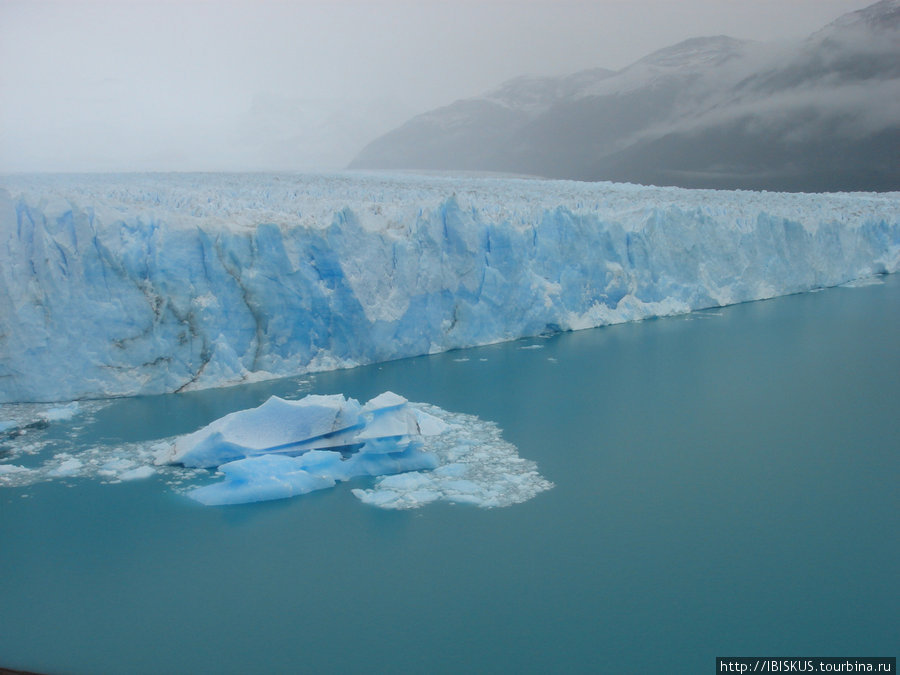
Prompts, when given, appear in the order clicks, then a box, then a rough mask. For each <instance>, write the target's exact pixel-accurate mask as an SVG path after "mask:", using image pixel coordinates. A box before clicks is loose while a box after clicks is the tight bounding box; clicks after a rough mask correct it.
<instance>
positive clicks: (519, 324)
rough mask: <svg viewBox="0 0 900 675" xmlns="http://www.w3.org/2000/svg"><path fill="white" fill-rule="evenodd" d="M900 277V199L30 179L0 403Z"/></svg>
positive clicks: (541, 187) (9, 296)
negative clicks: (871, 278) (893, 275)
mask: <svg viewBox="0 0 900 675" xmlns="http://www.w3.org/2000/svg"><path fill="white" fill-rule="evenodd" d="M898 268H900V194H898V193H888V194H878V195H876V194H826V195H811V194H810V195H804V194H777V193H754V192H725V191H720V192H717V191H691V190H680V189H676V188H650V187H641V186H635V185H613V184H608V183H591V184H587V183H573V182H565V181H540V180H513V179H492V178H479V179H475V178H447V177H436V176H431V177H422V176H418V177H416V176H403V177H391V176H373V175H364V174H363V175H356V174H349V175H336V176H330V177H322V176H272V175H202V176H201V175H150V176H146V175H145V176H142V175H120V176H81V177H79V176H36V177H21V176H20V177H14V176H7V177H3V178H0V336H2V338H0V402H4V401H67V400H73V399H78V398H88V397H102V396H117V395H133V394H152V393H164V392H172V391H178V390H185V389H196V388H203V387H211V386H219V385H224V384H230V383H237V382H241V381H247V380H255V379H261V378H267V377H274V376H287V375H296V374H300V373H304V372H311V371H316V370H325V369H331V368H337V367H349V366H354V365H359V364H363V363H372V362H377V361H383V360H388V359H395V358H400V357H404V356H413V355H420V354H427V353H433V352H437V351H442V350H448V349H453V348H458V347H466V346H473V345H480V344H487V343H492V342H497V341H502V340H510V339H515V338H519V337H525V336H534V335H539V334H546V333H548V332H554V331H562V330H575V329H581V328H589V327H593V326H600V325H604V324H609V323H616V322H622V321H630V320H636V319H643V318H646V317H650V316H660V315H666V314H674V313H680V312H687V311H690V310H692V309H699V308H706V307H712V306H720V305H726V304H731V303H737V302H743V301H748V300H755V299H761V298H768V297H773V296H776V295H782V294H787V293H795V292H800V291H807V290H810V289H815V288H819V287H825V286H834V285H838V284H842V283H845V282H848V281H850V280H853V279H857V278H863V277H868V276H871V275H873V274H879V273H884V272H895V271H897V269H898Z"/></svg>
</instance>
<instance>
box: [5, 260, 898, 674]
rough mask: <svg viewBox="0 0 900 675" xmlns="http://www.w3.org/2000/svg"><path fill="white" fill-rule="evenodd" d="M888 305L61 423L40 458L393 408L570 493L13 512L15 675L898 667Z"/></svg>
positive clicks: (160, 403) (167, 492)
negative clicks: (317, 402)
mask: <svg viewBox="0 0 900 675" xmlns="http://www.w3.org/2000/svg"><path fill="white" fill-rule="evenodd" d="M881 280H882V281H883V283H876V284H874V285H870V286H864V287H860V288H836V289H830V290H827V291H823V292H818V293H809V294H802V295H794V296H789V297H784V298H779V299H775V300H770V301H765V302H758V303H749V304H743V305H737V306H733V307H728V308H723V309H718V310H715V311H705V312H697V313H694V314H690V315H686V316H683V317H675V318H668V319H659V320H653V321H646V322H642V323H635V324H623V325H619V326H613V327H608V328H603V329H597V330H591V331H583V332H577V333H568V334H562V335H558V336H555V337H553V338H549V339H540V340H527V341H520V342H515V343H508V344H501V345H495V346H490V347H483V348H478V349H470V350H462V351H456V352H449V353H446V354H439V355H435V356H430V357H421V358H415V359H406V360H401V361H395V362H391V363H384V364H380V365H375V366H367V367H362V368H357V369H353V370H347V371H333V372H327V373H320V374H317V375H316V376H315V377H313V378H310V379H309V380H308V381H298V380H280V381H276V382H269V383H261V384H255V385H248V386H242V387H237V388H233V389H223V390H215V391H206V392H195V393H191V394H183V395H170V396H159V397H146V398H135V399H122V400H117V401H112V402H110V403H109V404H108V405H106V406H105V407H103V408H102V409H101V410H98V411H90V412H89V414H88V415H87V417H86V418H84V419H80V418H79V417H78V416H76V417H73V418H72V419H71V420H68V421H65V420H63V421H60V422H58V423H57V424H56V426H53V425H51V426H49V427H47V433H50V432H51V431H53V433H55V434H58V435H59V436H60V437H65V436H67V435H74V436H76V437H79V438H82V439H83V442H84V444H85V446H86V447H91V446H103V445H105V444H111V445H115V444H121V443H144V442H148V441H152V440H153V439H156V438H160V437H163V436H169V435H172V434H176V433H186V432H188V431H191V430H193V429H195V428H197V427H198V426H200V425H202V424H205V423H206V422H208V421H210V420H211V419H214V418H216V417H218V416H221V415H223V414H225V413H227V412H230V411H232V410H236V409H240V408H245V407H249V406H251V405H256V404H257V403H259V402H261V401H262V400H264V399H265V398H266V397H267V396H268V395H270V394H279V395H297V394H302V393H305V392H309V393H335V392H342V393H344V394H346V395H349V396H354V397H356V398H359V399H360V400H366V399H368V398H370V397H372V396H374V395H376V394H378V393H380V392H382V391H385V390H391V391H396V392H398V393H400V394H402V395H403V396H406V397H407V398H409V399H410V400H412V401H423V402H428V403H432V404H434V405H438V406H440V407H441V408H443V409H445V410H451V411H457V412H460V413H465V414H469V415H477V416H478V417H479V418H481V419H484V420H490V421H491V422H494V423H496V424H497V425H498V426H499V427H500V429H501V430H502V436H503V438H504V440H506V441H508V442H509V443H512V444H513V445H515V446H516V447H517V449H518V452H519V454H520V455H521V456H522V457H525V458H528V459H529V460H533V461H535V462H536V463H537V465H538V467H539V470H540V472H541V473H542V474H543V475H544V476H546V477H547V478H548V479H549V480H551V481H553V482H554V483H555V487H554V488H553V489H551V490H549V491H547V492H544V493H542V494H540V495H538V496H537V497H536V498H534V499H532V500H530V501H528V502H525V503H523V504H519V505H515V506H512V507H509V508H502V509H491V510H484V509H477V508H470V507H467V506H463V505H458V506H450V505H444V504H432V505H428V506H426V507H423V508H421V509H418V510H416V511H411V512H409V511H408V512H386V511H382V510H379V509H375V508H369V507H367V506H365V505H363V504H360V503H359V502H358V501H357V500H356V499H355V498H354V497H353V496H352V495H351V493H350V489H351V488H352V487H356V486H357V485H356V484H354V485H342V486H338V487H337V488H336V489H334V490H331V491H327V492H322V493H314V494H310V495H306V496H303V497H300V498H296V499H292V500H284V501H279V502H270V503H266V504H256V505H246V506H236V507H227V508H207V507H202V506H199V505H197V504H195V503H193V502H191V501H190V500H189V499H187V498H186V497H184V496H183V495H181V494H180V493H179V492H178V491H177V490H173V489H172V486H171V485H169V484H168V483H167V482H166V478H165V477H164V476H156V477H153V478H149V479H146V480H141V481H131V482H123V483H119V484H103V483H101V482H100V481H97V480H88V479H65V478H61V479H59V480H55V481H50V482H43V483H39V484H34V485H30V486H28V487H24V488H2V491H0V541H2V546H3V555H2V556H0V597H2V598H3V608H4V619H5V620H4V630H3V631H2V632H0V664H2V665H3V666H6V667H17V668H27V669H31V670H38V671H45V672H56V671H76V672H80V671H85V672H96V673H106V672H108V673H115V672H123V671H124V670H127V671H132V672H173V673H177V672H217V673H223V672H259V671H266V672H296V671H297V670H298V669H299V670H308V671H310V672H363V671H365V672H398V671H407V672H409V671H419V672H422V671H426V670H427V671H429V672H462V671H470V672H471V671H474V672H500V671H503V672H549V671H570V672H640V671H644V672H646V671H650V670H653V669H664V668H669V669H674V671H677V672H704V671H705V670H707V669H709V668H712V667H713V665H714V658H715V656H717V655H719V656H721V655H724V654H729V653H754V654H755V653H769V654H776V653H777V654H788V653H791V654H793V653H797V652H800V651H802V652H805V653H823V654H826V653H827V654H856V655H862V654H868V655H874V654H883V653H884V654H889V653H892V649H893V648H894V647H895V644H896V640H895V635H896V630H895V628H896V618H895V608H894V602H893V599H894V598H896V597H897V594H898V591H900V587H898V581H897V575H896V565H895V562H894V561H895V560H896V559H897V554H898V552H900V550H898V548H900V544H898V540H897V538H896V536H895V533H896V531H897V530H898V526H900V520H898V514H900V508H898V506H900V504H898V498H897V494H896V490H895V489H894V483H895V481H896V476H897V475H898V470H900V464H898V461H900V459H898V456H897V453H896V439H897V438H898V437H900V422H898V420H900V382H898V379H897V377H896V373H897V372H900V352H898V350H897V348H896V345H897V344H898V343H900V311H898V309H897V308H898V307H900V282H898V279H897V278H895V277H885V278H882V279H881ZM79 425H82V426H83V429H82V430H80V431H74V430H73V429H74V427H77V426H79ZM54 430H55V431H54ZM358 485H360V486H364V482H362V483H360V484H358Z"/></svg>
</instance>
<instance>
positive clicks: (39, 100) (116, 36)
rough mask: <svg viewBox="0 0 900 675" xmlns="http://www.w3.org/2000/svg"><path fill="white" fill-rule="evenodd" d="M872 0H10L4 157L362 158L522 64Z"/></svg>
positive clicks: (746, 29) (791, 19)
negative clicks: (410, 122)
mask: <svg viewBox="0 0 900 675" xmlns="http://www.w3.org/2000/svg"><path fill="white" fill-rule="evenodd" d="M869 4H871V0H754V1H753V2H746V0H584V1H578V0H471V1H470V0H442V1H441V0H424V1H423V0H418V1H417V0H327V1H326V0H323V1H321V2H306V1H295V2H286V1H285V2H260V1H259V0H238V1H233V2H213V1H211V0H210V1H206V2H200V1H195V2H175V1H168V0H155V1H152V2H149V1H141V0H118V1H115V0H105V1H100V2H84V1H80V0H69V1H67V2H57V3H54V2H43V1H40V0H29V1H27V2H21V1H17V0H0V172H16V171H133V170H154V171H171V170H174V171H196V170H208V171H217V170H260V169H270V170H310V169H336V168H340V167H343V166H345V165H346V164H347V163H348V162H349V161H350V159H352V158H353V156H354V155H355V154H356V152H357V151H359V150H360V149H361V148H362V147H363V146H364V145H365V144H366V143H367V142H368V141H370V140H372V139H373V138H375V137H376V136H378V135H380V134H382V133H384V132H385V131H387V130H389V129H391V128H393V127H395V126H397V125H399V124H401V123H402V122H403V121H405V120H406V119H408V118H409V117H411V116H413V115H415V114H418V113H420V112H423V111H425V110H428V109H430V108H434V107H437V106H441V105H446V104H448V103H451V102H453V101H454V100H457V99H460V98H464V97H468V96H473V95H477V94H479V93H481V92H483V91H485V90H487V89H490V88H492V87H494V86H496V85H497V84H499V83H500V82H502V81H504V80H506V79H509V78H512V77H515V76H518V75H522V74H533V75H562V74H566V73H570V72H575V71H578V70H581V69H585V68H593V67H605V68H612V69H619V68H622V67H624V66H626V65H628V64H629V63H631V62H633V61H635V60H637V59H638V58H640V57H642V56H645V55H646V54H648V53H650V52H652V51H654V50H655V49H659V48H662V47H665V46H668V45H671V44H674V43H676V42H679V41H681V40H683V39H686V38H689V37H695V36H701V35H718V34H727V35H731V36H733V37H737V38H745V39H754V40H765V41H779V40H788V39H796V38H802V37H805V36H806V35H808V34H810V33H812V32H813V31H815V30H817V29H819V28H821V27H822V26H824V25H825V24H827V23H828V22H829V21H831V20H833V19H835V18H836V17H837V16H839V15H841V14H843V13H846V12H849V11H853V10H855V9H860V8H862V7H865V6H867V5H869Z"/></svg>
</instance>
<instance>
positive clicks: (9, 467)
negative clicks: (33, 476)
mask: <svg viewBox="0 0 900 675" xmlns="http://www.w3.org/2000/svg"><path fill="white" fill-rule="evenodd" d="M26 471H31V469H29V468H28V467H25V466H19V465H18V464H0V476H2V475H4V474H8V473H24V472H26Z"/></svg>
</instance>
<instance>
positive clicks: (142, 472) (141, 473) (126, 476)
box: [119, 465, 156, 480]
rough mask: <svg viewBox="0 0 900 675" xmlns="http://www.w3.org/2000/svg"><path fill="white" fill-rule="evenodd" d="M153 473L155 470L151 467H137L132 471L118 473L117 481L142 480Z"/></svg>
mask: <svg viewBox="0 0 900 675" xmlns="http://www.w3.org/2000/svg"><path fill="white" fill-rule="evenodd" d="M155 473H156V470H155V469H154V468H153V467H152V466H146V465H144V466H138V467H135V468H134V469H129V470H128V471H125V472H123V473H120V474H119V480H141V479H143V478H149V477H150V476H152V475H153V474H155Z"/></svg>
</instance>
